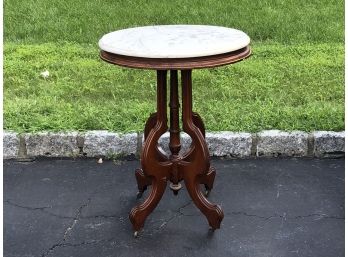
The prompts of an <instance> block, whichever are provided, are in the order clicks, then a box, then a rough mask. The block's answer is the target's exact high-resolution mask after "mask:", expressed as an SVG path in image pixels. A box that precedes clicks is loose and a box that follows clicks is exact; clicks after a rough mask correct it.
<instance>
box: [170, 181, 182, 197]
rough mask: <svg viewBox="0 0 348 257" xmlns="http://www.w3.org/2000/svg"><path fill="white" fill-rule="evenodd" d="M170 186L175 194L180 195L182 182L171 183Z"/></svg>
mask: <svg viewBox="0 0 348 257" xmlns="http://www.w3.org/2000/svg"><path fill="white" fill-rule="evenodd" d="M169 187H170V189H171V190H173V193H174V195H178V192H179V190H180V189H181V188H182V185H181V184H180V183H178V184H174V183H170V185H169Z"/></svg>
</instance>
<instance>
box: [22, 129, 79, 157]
mask: <svg viewBox="0 0 348 257" xmlns="http://www.w3.org/2000/svg"><path fill="white" fill-rule="evenodd" d="M77 136H78V133H77V132H66V133H64V132H40V133H36V134H24V139H25V143H26V148H27V155H28V156H29V157H35V156H50V157H72V156H76V155H78V154H79V148H78V146H77Z"/></svg>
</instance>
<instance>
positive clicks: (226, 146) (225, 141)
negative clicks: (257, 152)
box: [206, 131, 252, 158]
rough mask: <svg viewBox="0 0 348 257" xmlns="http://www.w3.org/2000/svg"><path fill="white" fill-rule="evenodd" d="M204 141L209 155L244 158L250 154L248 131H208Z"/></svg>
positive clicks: (250, 143)
mask: <svg viewBox="0 0 348 257" xmlns="http://www.w3.org/2000/svg"><path fill="white" fill-rule="evenodd" d="M206 141H207V144H208V147H209V153H210V155H211V156H228V157H238V158H245V157H249V156H250V155H251V146H252V137H251V134H250V133H233V132H227V131H223V132H218V133H211V132H208V133H206Z"/></svg>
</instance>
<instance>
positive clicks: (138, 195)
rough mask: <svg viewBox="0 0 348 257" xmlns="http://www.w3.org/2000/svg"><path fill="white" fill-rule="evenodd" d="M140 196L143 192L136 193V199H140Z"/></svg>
mask: <svg viewBox="0 0 348 257" xmlns="http://www.w3.org/2000/svg"><path fill="white" fill-rule="evenodd" d="M142 196H143V192H141V191H138V193H137V199H140V198H141V197H142Z"/></svg>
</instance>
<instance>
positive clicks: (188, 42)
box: [99, 25, 250, 58]
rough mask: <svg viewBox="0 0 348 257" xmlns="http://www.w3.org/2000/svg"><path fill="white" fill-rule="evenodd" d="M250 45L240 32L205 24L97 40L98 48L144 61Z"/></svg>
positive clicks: (114, 34)
mask: <svg viewBox="0 0 348 257" xmlns="http://www.w3.org/2000/svg"><path fill="white" fill-rule="evenodd" d="M249 43H250V38H249V37H248V35H247V34H245V33H244V32H242V31H240V30H236V29H231V28H225V27H218V26H206V25H159V26H146V27H136V28H129V29H123V30H118V31H114V32H111V33H108V34H106V35H104V36H103V37H102V38H101V39H100V40H99V47H100V49H102V50H104V51H107V52H110V53H114V54H120V55H127V56H136V57H148V58H186V57H199V56H208V55H216V54H222V53H226V52H231V51H236V50H238V49H241V48H243V47H245V46H247V45H249Z"/></svg>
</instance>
